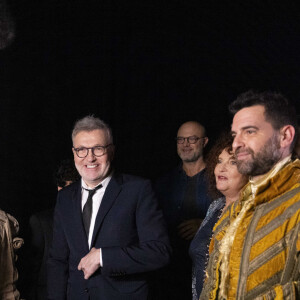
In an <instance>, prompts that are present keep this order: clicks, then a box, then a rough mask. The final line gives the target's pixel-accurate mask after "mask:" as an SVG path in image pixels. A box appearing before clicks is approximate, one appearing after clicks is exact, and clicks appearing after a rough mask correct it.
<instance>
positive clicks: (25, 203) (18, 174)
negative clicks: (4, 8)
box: [0, 0, 300, 233]
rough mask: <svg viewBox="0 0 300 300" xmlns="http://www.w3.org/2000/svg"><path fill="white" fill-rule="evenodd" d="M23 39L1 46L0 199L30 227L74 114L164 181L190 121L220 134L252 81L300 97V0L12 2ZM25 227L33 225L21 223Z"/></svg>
mask: <svg viewBox="0 0 300 300" xmlns="http://www.w3.org/2000/svg"><path fill="white" fill-rule="evenodd" d="M9 6H10V9H11V13H12V15H13V17H14V20H15V22H16V39H15V41H14V43H13V44H12V45H11V46H9V47H8V48H6V49H5V50H2V51H1V52H0V101H1V102H0V103H1V109H0V116H1V117H0V139H1V147H0V166H1V173H0V182H1V187H2V193H1V200H0V207H1V208H2V209H4V210H6V211H7V212H9V213H11V214H13V215H14V216H15V217H16V218H17V219H18V220H19V222H20V225H21V228H22V230H23V231H26V228H27V227H28V223H27V222H28V217H29V216H30V215H31V214H32V213H34V212H36V211H39V210H42V209H45V208H47V207H49V206H51V205H52V204H53V203H54V201H55V195H56V187H55V184H54V181H53V173H54V171H55V170H56V168H57V165H58V163H59V161H60V160H62V159H65V158H68V157H71V155H72V152H71V147H72V144H71V138H70V134H71V130H72V126H73V124H74V122H75V121H76V120H77V119H78V118H81V117H83V116H85V115H87V114H95V115H96V116H98V117H101V118H102V119H104V120H105V121H106V122H108V123H109V124H110V125H111V126H112V128H113V132H114V136H115V144H116V149H117V153H116V161H115V163H116V166H117V169H118V170H120V171H122V172H127V173H132V174H137V175H141V176H144V177H149V178H151V179H155V178H156V177H157V176H159V175H160V174H162V173H163V172H165V171H166V170H168V169H170V168H171V167H172V166H174V165H176V163H177V161H178V160H177V155H176V150H175V147H176V146H175V140H174V138H175V136H176V131H177V129H178V127H179V125H180V124H181V123H182V122H184V121H188V120H198V121H200V122H201V123H202V124H204V125H205V126H206V127H207V129H208V136H209V137H210V139H211V142H210V143H211V144H212V142H213V140H214V139H215V137H216V136H217V135H218V133H219V132H220V131H221V130H222V129H224V128H226V127H228V126H230V120H231V117H230V116H229V115H228V113H227V106H228V103H230V102H231V101H232V100H233V99H235V98H236V96H237V95H238V94H239V93H241V92H244V91H246V90H248V89H250V88H251V89H256V90H276V91H280V92H282V93H283V94H285V95H286V96H287V97H288V98H289V99H290V100H292V101H293V102H294V103H295V104H296V106H297V110H298V113H299V110H300V103H299V96H300V89H299V78H300V68H299V65H300V64H299V60H300V41H299V34H300V18H299V16H300V8H299V2H298V1H291V2H286V1H244V2H243V3H239V4H238V3H235V1H199V0H198V1H190V0H189V1H187V0H184V1H176V0H172V1H164V0H161V1H159V2H156V1H143V0H140V1H113V0H110V1H106V0H104V1H90V2H88V1H71V0H70V1H66V0H59V1H58V0H57V1H55V0H52V1H51V0H10V1H9ZM21 233H22V231H21Z"/></svg>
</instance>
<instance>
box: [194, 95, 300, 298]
mask: <svg viewBox="0 0 300 300" xmlns="http://www.w3.org/2000/svg"><path fill="white" fill-rule="evenodd" d="M230 111H231V112H232V113H233V114H234V118H233V123H232V134H233V137H234V141H233V150H234V151H235V155H236V158H237V163H238V170H239V172H240V173H242V174H245V175H249V176H250V181H249V183H248V184H247V185H246V186H245V188H244V189H243V190H242V192H241V196H240V200H239V201H237V202H235V203H234V204H232V205H231V206H230V207H229V208H228V209H227V210H226V211H225V212H224V213H223V215H222V216H221V218H220V219H219V221H218V222H217V224H216V226H215V228H214V237H213V239H212V241H211V245H210V258H209V262H208V267H207V272H208V276H207V279H206V282H205V286H204V289H203V291H202V294H201V296H200V299H245V300H246V299H251V300H252V299H298V297H299V296H300V262H299V254H300V230H299V229H300V161H299V160H298V159H296V160H293V159H292V156H291V153H292V151H293V147H294V144H295V141H296V135H297V133H296V131H295V128H296V127H297V118H296V113H295V110H294V108H293V107H292V106H291V104H290V103H289V102H288V100H287V99H286V98H284V97H283V96H282V95H281V94H278V93H270V92H264V93H254V92H252V91H249V92H247V93H244V94H242V95H240V96H239V97H238V98H237V99H236V100H235V101H234V102H233V103H232V104H231V105H230Z"/></svg>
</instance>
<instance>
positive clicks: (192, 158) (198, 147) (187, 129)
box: [177, 122, 208, 163]
mask: <svg viewBox="0 0 300 300" xmlns="http://www.w3.org/2000/svg"><path fill="white" fill-rule="evenodd" d="M190 136H194V137H198V138H200V139H199V140H198V141H197V142H196V143H195V144H190V143H189V142H188V141H187V139H186V140H185V141H184V143H183V144H177V153H178V155H179V157H180V158H181V160H182V161H183V162H186V163H190V162H196V161H198V160H199V159H200V158H201V157H202V156H203V149H204V147H205V146H206V144H207V141H208V139H207V137H204V130H203V128H201V127H199V125H198V124H197V123H195V122H187V123H184V124H183V125H181V127H180V128H179V130H178V133H177V137H184V138H187V137H190Z"/></svg>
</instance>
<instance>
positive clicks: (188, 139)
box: [176, 136, 205, 144]
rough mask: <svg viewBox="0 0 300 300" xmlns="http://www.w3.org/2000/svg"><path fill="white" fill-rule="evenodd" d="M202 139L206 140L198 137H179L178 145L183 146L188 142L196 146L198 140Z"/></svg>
mask: <svg viewBox="0 0 300 300" xmlns="http://www.w3.org/2000/svg"><path fill="white" fill-rule="evenodd" d="M201 139H205V137H197V136H188V137H182V136H178V137H177V138H176V141H177V144H183V143H184V141H185V140H187V142H188V143H189V144H196V143H197V142H198V140H201Z"/></svg>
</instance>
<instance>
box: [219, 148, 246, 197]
mask: <svg viewBox="0 0 300 300" xmlns="http://www.w3.org/2000/svg"><path fill="white" fill-rule="evenodd" d="M214 173H215V177H216V187H217V189H218V190H219V191H220V192H221V193H222V194H223V195H224V196H228V197H232V198H235V197H238V195H239V192H240V190H241V189H242V187H243V186H244V185H245V184H246V183H247V179H248V177H247V176H245V175H242V174H241V173H239V171H238V169H237V162H236V159H235V158H234V156H233V155H232V154H229V153H228V152H227V149H224V150H223V151H222V153H221V154H220V155H219V157H218V161H217V164H216V167H215V172H214Z"/></svg>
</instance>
